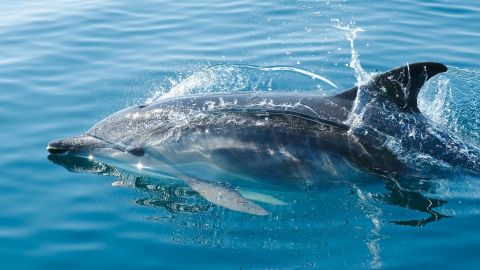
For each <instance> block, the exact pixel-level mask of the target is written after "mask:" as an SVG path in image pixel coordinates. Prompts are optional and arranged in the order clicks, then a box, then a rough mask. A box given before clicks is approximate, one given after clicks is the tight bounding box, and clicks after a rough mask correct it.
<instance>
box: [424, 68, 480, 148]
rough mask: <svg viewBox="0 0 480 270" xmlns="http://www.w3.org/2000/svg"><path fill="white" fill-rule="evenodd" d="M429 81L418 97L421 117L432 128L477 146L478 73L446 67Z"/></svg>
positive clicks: (479, 118) (479, 125) (479, 126)
mask: <svg viewBox="0 0 480 270" xmlns="http://www.w3.org/2000/svg"><path fill="white" fill-rule="evenodd" d="M448 68H449V70H448V71H447V72H446V73H443V74H440V75H438V76H435V77H434V78H432V79H431V80H429V81H428V82H427V83H426V84H425V87H424V88H423V89H422V91H420V93H419V96H418V105H419V108H420V110H421V111H422V113H423V114H425V115H426V116H427V117H429V118H430V119H431V120H432V121H433V122H434V123H435V124H437V125H441V126H442V127H444V128H446V129H448V130H450V131H452V132H454V133H456V134H458V135H460V136H462V137H463V138H464V139H467V140H470V141H472V142H474V143H477V144H478V143H480V96H479V95H478V94H477V91H478V85H480V72H478V71H473V70H468V69H462V68H457V67H452V66H449V67H448Z"/></svg>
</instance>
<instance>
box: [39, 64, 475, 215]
mask: <svg viewBox="0 0 480 270" xmlns="http://www.w3.org/2000/svg"><path fill="white" fill-rule="evenodd" d="M446 70H447V67H446V66H445V65H443V64H439V63H432V62H424V63H416V64H410V65H406V66H402V67H400V68H397V69H394V70H391V71H388V72H386V73H383V74H380V75H376V76H374V77H373V78H372V79H371V80H370V81H368V82H367V83H365V84H363V85H359V86H357V87H354V88H352V89H349V90H346V91H344V92H342V93H340V94H337V95H334V96H330V97H321V96H318V95H315V94H305V93H292V92H234V93H209V94H197V95H189V96H182V97H177V98H171V99H165V100H160V101H158V102H155V103H151V104H147V105H141V106H134V107H130V108H126V109H124V110H121V111H119V112H117V113H114V114H112V115H111V116H108V117H107V118H105V119H104V120H102V121H100V122H99V123H97V124H96V125H94V126H93V127H92V128H91V129H90V130H89V131H87V133H86V134H84V135H82V136H78V137H72V138H66V139H59V140H54V141H51V142H50V143H49V144H48V146H47V150H48V151H49V152H50V153H52V154H62V155H63V154H70V155H77V156H85V157H90V158H92V157H93V158H98V159H100V160H106V161H107V162H108V161H113V162H116V164H117V165H118V166H119V167H122V168H126V169H129V170H141V171H142V172H144V173H148V174H159V173H161V174H163V175H168V176H171V177H175V178H180V179H182V180H183V181H185V182H186V183H187V184H188V185H190V186H191V187H192V188H193V189H194V190H196V191H198V193H199V194H200V195H202V196H203V197H205V198H206V199H207V200H208V201H210V202H213V203H215V204H219V205H222V206H224V207H226V208H229V209H233V210H236V211H240V212H245V213H250V214H258V215H263V214H267V212H266V211H265V210H264V209H263V208H262V207H260V206H259V205H257V204H255V203H254V202H252V201H250V200H248V199H247V198H246V197H248V196H245V194H243V195H242V194H241V193H240V192H239V191H237V190H234V189H231V188H229V187H228V186H225V185H220V184H218V180H223V179H205V177H204V176H205V175H206V174H208V175H209V177H218V178H223V177H227V176H226V175H228V177H230V178H232V177H233V178H235V179H242V180H247V181H254V180H257V181H258V180H261V181H262V182H268V183H273V184H278V183H289V182H298V181H302V182H303V183H306V184H311V183H315V182H316V181H319V179H321V178H324V177H325V176H328V177H339V175H340V174H341V171H342V169H343V168H347V169H350V168H352V167H353V168H358V169H361V170H362V171H366V172H370V173H374V174H379V175H382V176H387V177H392V176H397V175H424V174H431V173H435V172H437V171H438V170H439V169H447V170H451V169H453V168H457V167H459V168H463V169H466V170H468V171H472V172H480V149H479V147H477V146H476V145H474V144H472V143H469V142H465V141H463V140H461V139H460V138H458V137H456V136H455V135H454V134H452V133H450V132H448V131H445V130H444V129H441V128H438V127H436V126H434V125H432V124H431V123H430V121H429V120H428V119H427V118H426V117H424V116H423V115H422V114H421V113H420V111H419V109H418V106H417V96H418V92H419V90H420V88H421V87H422V85H423V84H424V83H425V82H426V81H427V80H428V79H430V78H431V77H433V76H435V75H436V74H438V73H441V72H445V71H446ZM209 180H210V181H209ZM212 180H214V181H212Z"/></svg>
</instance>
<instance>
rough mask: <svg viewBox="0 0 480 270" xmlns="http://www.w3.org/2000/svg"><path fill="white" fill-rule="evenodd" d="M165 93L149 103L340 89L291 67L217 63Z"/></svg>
mask: <svg viewBox="0 0 480 270" xmlns="http://www.w3.org/2000/svg"><path fill="white" fill-rule="evenodd" d="M171 84H172V85H173V87H172V88H171V89H170V90H169V91H168V92H165V91H164V90H162V89H160V91H156V92H155V93H154V95H153V96H152V97H151V98H149V99H148V100H147V103H151V102H155V101H158V100H161V99H166V98H172V97H178V96H183V95H189V94H198V93H214V92H234V91H318V92H320V94H326V93H327V91H328V90H331V89H336V88H338V86H337V84H335V83H334V82H333V81H332V80H330V79H328V78H326V77H325V76H322V75H319V74H315V73H313V72H311V71H308V70H304V69H299V68H295V67H289V66H272V67H258V66H250V65H215V66H211V67H208V68H206V69H204V70H202V71H199V72H196V73H194V74H192V75H190V76H189V77H187V78H186V79H184V80H182V81H181V82H180V83H175V82H174V81H172V82H171Z"/></svg>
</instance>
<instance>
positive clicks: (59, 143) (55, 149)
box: [47, 140, 68, 155]
mask: <svg viewBox="0 0 480 270" xmlns="http://www.w3.org/2000/svg"><path fill="white" fill-rule="evenodd" d="M47 151H48V152H49V153H50V154H57V155H61V154H66V153H67V152H68V150H67V148H66V147H65V145H64V143H63V140H53V141H51V142H49V143H48V145H47Z"/></svg>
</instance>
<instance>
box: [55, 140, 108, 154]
mask: <svg viewBox="0 0 480 270" xmlns="http://www.w3.org/2000/svg"><path fill="white" fill-rule="evenodd" d="M104 147H106V143H105V142H103V141H102V140H99V139H97V138H94V137H91V136H88V135H85V136H79V137H70V138H65V139H57V140H53V141H51V142H49V143H48V145H47V151H48V152H49V153H51V154H56V155H61V154H68V153H81V152H88V151H90V150H93V149H97V148H104Z"/></svg>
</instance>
